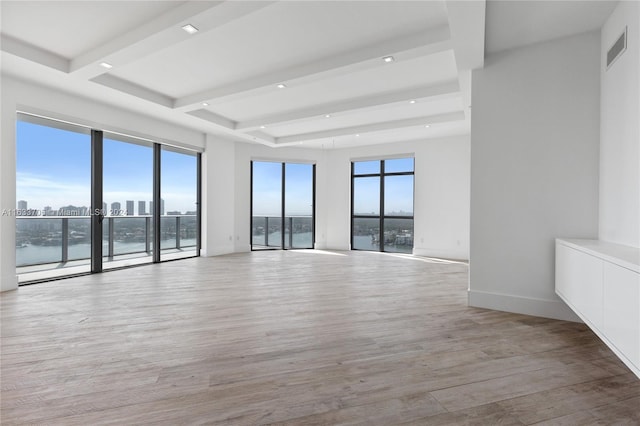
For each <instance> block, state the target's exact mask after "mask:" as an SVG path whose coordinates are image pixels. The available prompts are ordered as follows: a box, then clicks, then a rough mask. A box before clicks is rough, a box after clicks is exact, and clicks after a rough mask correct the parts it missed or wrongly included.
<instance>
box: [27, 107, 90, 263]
mask: <svg viewBox="0 0 640 426" xmlns="http://www.w3.org/2000/svg"><path fill="white" fill-rule="evenodd" d="M16 140H17V143H16V199H17V203H16V204H17V206H16V210H15V215H16V267H17V273H18V275H20V274H21V273H26V272H29V273H33V274H41V271H43V270H46V269H51V268H52V267H53V266H52V265H54V266H55V269H56V271H54V272H55V274H54V275H55V276H59V275H64V274H66V273H68V272H67V271H68V270H70V269H73V270H74V272H88V271H89V270H90V265H91V230H90V220H89V218H90V216H89V213H90V203H91V162H90V160H91V136H90V131H89V129H85V128H82V127H76V126H70V125H67V124H65V123H59V122H48V121H46V120H42V119H40V118H38V117H31V116H21V117H20V120H19V121H18V122H17V126H16Z"/></svg>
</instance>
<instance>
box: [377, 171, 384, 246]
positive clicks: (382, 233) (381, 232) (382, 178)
mask: <svg viewBox="0 0 640 426" xmlns="http://www.w3.org/2000/svg"><path fill="white" fill-rule="evenodd" d="M378 244H379V245H380V251H384V160H380V237H379V240H378Z"/></svg>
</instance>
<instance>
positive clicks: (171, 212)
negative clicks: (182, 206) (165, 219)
mask: <svg viewBox="0 0 640 426" xmlns="http://www.w3.org/2000/svg"><path fill="white" fill-rule="evenodd" d="M181 214H182V213H181V212H179V211H177V210H173V211H170V212H167V215H168V216H180V215H181Z"/></svg>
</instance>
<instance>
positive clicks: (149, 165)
mask: <svg viewBox="0 0 640 426" xmlns="http://www.w3.org/2000/svg"><path fill="white" fill-rule="evenodd" d="M102 157H103V164H102V170H103V179H102V181H103V203H104V204H103V207H105V209H104V210H105V213H104V214H105V217H104V219H103V222H102V247H103V248H102V256H103V266H104V268H105V269H108V268H110V267H116V266H121V261H123V260H124V259H128V260H129V262H130V263H131V262H134V260H133V259H136V260H135V262H136V263H144V262H147V263H148V262H151V261H152V258H151V253H152V248H153V233H152V232H151V229H152V228H151V226H152V221H151V212H147V210H146V208H143V209H140V206H141V204H140V203H143V204H142V207H144V206H145V204H144V203H145V201H144V200H150V199H151V197H152V191H153V144H152V143H151V142H148V141H144V140H139V139H133V138H127V137H124V136H121V135H110V134H106V135H105V136H104V140H103V155H102ZM136 203H137V204H138V210H137V211H136V209H135V206H136Z"/></svg>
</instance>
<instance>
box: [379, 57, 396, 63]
mask: <svg viewBox="0 0 640 426" xmlns="http://www.w3.org/2000/svg"><path fill="white" fill-rule="evenodd" d="M382 60H383V61H385V62H387V63H389V62H393V61H395V59H394V57H393V56H385V57H384V58H382Z"/></svg>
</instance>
